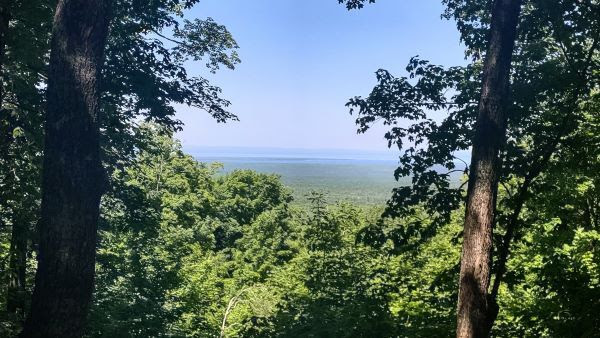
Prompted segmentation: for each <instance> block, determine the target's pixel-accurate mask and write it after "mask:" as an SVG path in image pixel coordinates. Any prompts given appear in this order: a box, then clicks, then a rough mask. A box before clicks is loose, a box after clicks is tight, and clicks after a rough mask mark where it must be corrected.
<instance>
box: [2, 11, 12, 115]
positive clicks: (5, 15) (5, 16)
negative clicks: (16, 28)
mask: <svg viewBox="0 0 600 338" xmlns="http://www.w3.org/2000/svg"><path fill="white" fill-rule="evenodd" d="M12 5H13V0H0V80H1V81H0V107H1V106H2V103H3V102H4V101H3V100H4V60H5V59H6V43H7V39H8V28H9V22H10V18H11V9H12Z"/></svg>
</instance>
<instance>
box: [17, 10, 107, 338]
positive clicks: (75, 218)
mask: <svg viewBox="0 0 600 338" xmlns="http://www.w3.org/2000/svg"><path fill="white" fill-rule="evenodd" d="M110 3H111V2H110V1H108V0H97V1H82V0H62V1H59V2H58V5H57V7H56V14H55V18H54V27H53V33H52V43H51V55H50V68H49V72H48V89H47V111H46V123H45V143H44V169H43V176H42V216H41V222H40V250H39V260H38V270H37V273H36V281H35V289H34V293H33V297H32V304H31V312H30V315H29V317H28V319H27V321H26V324H25V328H24V330H23V332H22V334H21V335H22V336H23V337H48V336H55V337H80V336H82V335H83V330H84V327H85V318H86V316H87V309H88V306H89V302H90V299H91V296H92V290H93V280H94V268H95V251H96V228H97V222H98V216H99V207H100V197H101V195H102V192H103V190H104V188H105V184H106V183H105V182H106V178H105V174H104V172H103V170H102V164H101V162H100V125H99V116H98V108H99V97H100V94H99V91H98V79H99V74H100V72H101V67H102V64H103V60H104V58H103V54H104V47H105V44H106V37H107V33H108V25H109V10H110V9H109V7H110Z"/></svg>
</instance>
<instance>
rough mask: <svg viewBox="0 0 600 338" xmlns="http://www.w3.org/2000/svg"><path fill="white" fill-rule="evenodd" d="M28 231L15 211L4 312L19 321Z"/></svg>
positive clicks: (22, 306) (26, 225)
mask: <svg viewBox="0 0 600 338" xmlns="http://www.w3.org/2000/svg"><path fill="white" fill-rule="evenodd" d="M28 230H29V224H28V223H27V222H26V221H25V220H24V219H23V218H22V217H20V216H19V212H18V211H17V215H16V216H14V217H13V224H12V234H11V238H10V249H9V263H8V274H9V276H8V288H7V293H6V310H7V311H8V312H9V313H12V314H15V315H16V316H17V318H19V320H22V319H23V318H24V311H25V297H26V289H25V272H26V268H27V239H28Z"/></svg>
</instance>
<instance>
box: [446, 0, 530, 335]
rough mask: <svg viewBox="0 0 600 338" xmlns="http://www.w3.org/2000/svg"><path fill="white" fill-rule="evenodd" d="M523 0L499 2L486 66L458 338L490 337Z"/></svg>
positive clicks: (465, 242)
mask: <svg viewBox="0 0 600 338" xmlns="http://www.w3.org/2000/svg"><path fill="white" fill-rule="evenodd" d="M520 9H521V1H520V0H496V1H495V2H494V6H493V9H492V21H491V27H490V35H489V43H488V50H487V53H486V56H485V62H484V68H483V83H482V88H481V98H480V102H479V115H478V117H477V124H476V130H475V137H474V139H473V151H472V155H471V170H470V177H469V188H468V193H467V205H466V212H465V225H464V239H463V249H462V256H461V266H460V281H459V295H458V309H457V329H456V336H457V337H487V336H488V335H489V331H490V329H491V323H490V322H489V320H488V318H489V317H490V315H489V313H490V312H493V311H494V310H495V309H494V308H493V306H490V305H492V304H489V302H488V287H489V284H490V269H491V253H492V231H493V223H494V214H495V209H496V197H497V192H498V175H499V174H498V173H499V170H500V159H499V152H500V150H501V148H502V147H503V146H504V143H505V142H506V141H505V139H506V120H507V114H506V105H507V96H508V94H509V90H508V89H509V77H510V65H511V61H512V54H513V49H514V45H515V39H516V29H517V23H518V19H519V14H520Z"/></svg>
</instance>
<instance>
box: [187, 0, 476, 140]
mask: <svg viewBox="0 0 600 338" xmlns="http://www.w3.org/2000/svg"><path fill="white" fill-rule="evenodd" d="M442 11H443V6H442V5H441V1H440V0H378V1H377V3H375V4H372V5H368V6H366V7H365V8H364V9H362V10H360V11H351V12H348V11H347V10H346V9H345V8H344V7H343V6H341V5H339V4H337V0H203V1H201V2H200V4H199V5H197V6H196V7H195V8H194V9H192V10H191V11H190V12H189V13H188V17H190V18H191V17H199V18H206V17H212V18H213V19H215V20H216V21H217V22H219V23H220V24H224V25H226V26H227V28H228V29H229V31H230V32H231V33H232V34H233V36H234V38H235V39H236V40H237V42H238V44H239V45H240V50H239V54H240V57H241V59H242V63H241V64H239V65H238V66H237V67H236V69H235V70H233V71H230V70H221V71H219V72H218V73H217V74H216V75H212V74H206V72H205V71H204V70H202V68H201V65H202V64H201V63H200V64H198V65H197V67H198V68H197V69H191V70H190V71H191V72H199V73H200V74H202V75H204V76H206V77H207V78H209V79H211V81H212V83H213V84H215V85H218V86H220V87H222V89H223V96H224V97H225V98H227V99H229V100H230V101H231V102H232V106H231V110H232V111H233V112H234V113H236V114H237V115H238V116H239V118H240V121H239V122H230V123H227V124H217V123H216V122H214V121H213V120H212V119H211V118H210V116H208V114H206V113H205V112H202V111H197V110H194V109H190V108H188V107H185V106H178V107H177V111H178V113H177V117H178V118H179V119H181V120H182V121H183V122H184V123H185V129H184V131H183V132H181V133H179V135H178V137H179V138H180V139H181V140H182V142H183V145H184V147H188V148H189V147H204V146H210V147H215V146H216V147H239V146H241V147H277V148H305V149H361V150H383V149H385V148H386V146H387V143H386V141H385V140H384V139H383V134H384V131H385V129H384V128H383V127H377V128H374V129H372V130H371V131H370V132H368V133H367V134H364V135H357V134H356V128H355V125H354V118H353V117H352V116H350V115H349V114H348V109H347V108H346V107H345V106H344V105H345V103H346V102H347V100H348V98H350V97H352V96H355V95H363V96H364V95H367V94H368V93H369V92H370V90H371V89H372V87H373V85H374V84H375V76H374V72H375V71H376V70H377V69H379V68H384V69H387V70H390V71H391V72H392V73H394V74H395V75H399V76H400V75H405V70H404V68H405V66H406V63H407V62H408V60H409V59H410V57H411V56H414V55H420V56H421V57H422V58H424V59H428V60H431V61H432V62H433V63H436V64H442V65H448V66H449V65H459V64H464V63H465V61H464V54H463V48H462V47H461V45H460V43H459V36H458V33H457V31H456V28H455V26H454V23H453V22H448V21H446V20H442V19H440V15H441V13H442Z"/></svg>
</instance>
